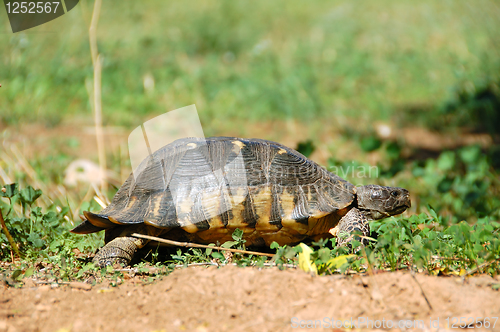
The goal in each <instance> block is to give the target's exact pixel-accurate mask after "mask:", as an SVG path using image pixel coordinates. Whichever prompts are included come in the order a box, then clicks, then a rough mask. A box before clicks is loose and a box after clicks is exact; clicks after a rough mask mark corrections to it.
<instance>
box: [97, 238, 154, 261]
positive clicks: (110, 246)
mask: <svg viewBox="0 0 500 332" xmlns="http://www.w3.org/2000/svg"><path fill="white" fill-rule="evenodd" d="M144 244H145V243H143V240H141V239H138V238H135V237H125V236H124V237H117V238H116V239H114V240H112V241H110V242H108V243H107V244H106V245H105V246H104V247H102V248H101V249H100V250H99V251H98V252H97V254H96V255H95V257H94V259H93V260H92V262H93V263H94V264H95V265H97V266H99V267H105V266H107V265H113V264H115V263H119V264H122V265H128V264H129V263H130V261H131V260H132V257H133V256H134V254H135V252H136V251H137V249H139V248H142V247H143V246H144Z"/></svg>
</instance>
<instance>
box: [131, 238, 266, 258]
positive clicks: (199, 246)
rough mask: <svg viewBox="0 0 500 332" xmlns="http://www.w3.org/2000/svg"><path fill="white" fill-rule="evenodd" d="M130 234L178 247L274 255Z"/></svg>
mask: <svg viewBox="0 0 500 332" xmlns="http://www.w3.org/2000/svg"><path fill="white" fill-rule="evenodd" d="M131 236H133V237H138V238H141V239H147V240H152V241H156V242H161V243H166V244H171V245H173V246H178V247H187V248H205V249H214V250H225V251H229V252H235V253H239V254H248V255H258V256H267V257H274V255H273V254H266V253H263V252H258V251H248V250H240V249H230V248H223V247H214V246H209V245H205V244H198V243H189V242H177V241H172V240H167V239H162V238H160V237H156V236H149V235H144V234H138V233H133V234H131Z"/></svg>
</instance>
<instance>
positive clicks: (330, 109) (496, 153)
mask: <svg viewBox="0 0 500 332" xmlns="http://www.w3.org/2000/svg"><path fill="white" fill-rule="evenodd" d="M92 7H93V2H92V1H86V0H84V1H80V4H79V5H78V6H77V7H76V8H75V9H73V10H72V11H71V12H69V13H68V14H66V15H64V16H63V17H61V18H59V19H57V20H55V21H52V22H50V23H47V24H45V25H43V26H40V27H37V28H33V29H30V30H27V31H25V32H20V33H16V34H12V33H11V30H10V26H9V23H8V21H7V15H6V13H5V12H4V11H3V10H0V27H1V28H2V29H3V31H2V33H0V45H2V46H1V47H0V59H1V60H0V61H1V63H2V64H1V65H0V83H1V84H2V87H1V88H0V128H1V129H2V137H1V138H2V140H3V142H4V147H5V146H6V143H5V142H12V141H13V142H18V143H19V142H20V143H19V144H21V146H22V147H23V148H24V150H23V148H22V149H21V150H23V151H25V157H26V159H27V161H28V163H29V164H30V166H31V167H32V168H33V170H34V172H35V173H36V175H35V176H36V177H37V179H38V180H39V181H40V183H43V184H45V185H46V186H47V188H56V187H57V186H59V185H61V184H62V183H63V177H64V173H63V171H64V169H65V167H66V166H67V165H68V164H69V163H70V162H71V161H72V160H74V159H75V158H77V157H84V158H88V159H91V160H94V161H96V160H97V153H96V151H95V148H88V146H87V145H89V144H90V145H92V144H95V137H93V136H92V135H87V136H82V135H81V133H82V132H84V131H85V130H84V129H85V128H89V127H92V125H93V113H92V105H91V102H90V101H89V100H90V98H89V95H90V94H91V88H92V79H93V67H92V62H91V57H90V49H89V37H88V26H89V24H90V18H91V15H92ZM499 17H500V4H499V3H498V2H497V1H491V0H476V1H474V2H471V1H463V0H447V1H431V0H424V1H418V2H415V1H409V0H397V1H395V0H394V1H388V0H382V1H376V2H375V1H368V0H358V1H323V0H321V1H314V2H304V1H297V0H287V1H281V0H277V1H263V0H255V1H251V2H248V1H239V0H229V1H228V0H210V1H190V2H179V1H172V2H170V1H159V0H158V1H127V2H125V1H105V2H104V3H103V7H102V10H101V16H100V20H99V26H98V34H97V40H98V48H99V52H100V54H101V55H102V57H103V68H102V109H103V121H104V125H105V126H106V128H108V129H106V130H108V132H111V127H112V128H114V129H113V130H115V132H116V128H120V130H121V131H120V130H119V131H120V132H121V133H124V134H123V135H122V136H120V138H119V140H120V142H119V143H118V145H114V146H111V144H110V146H109V148H108V150H107V153H108V167H109V168H110V169H113V170H115V171H116V172H118V173H120V172H121V173H123V168H124V167H125V168H126V167H127V166H128V165H129V164H127V161H126V159H127V158H126V152H125V153H124V152H123V143H126V134H127V133H128V132H129V131H130V130H132V129H133V128H135V127H136V126H138V125H140V124H141V123H143V122H144V121H146V120H148V119H150V118H153V117H154V116H157V115H160V114H163V113H165V112H167V111H170V110H174V109H176V108H180V107H183V106H186V105H190V104H196V106H197V109H198V112H199V115H200V119H201V123H202V125H203V129H204V131H205V135H206V136H219V135H235V136H242V137H260V138H265V139H273V140H276V141H280V142H281V143H284V144H287V145H290V146H291V147H293V148H298V149H299V150H300V151H301V152H303V153H304V154H307V155H309V156H310V157H311V158H312V159H314V160H316V161H318V162H319V163H320V164H322V165H323V166H325V167H330V169H331V168H332V167H343V169H344V170H347V171H345V177H346V178H347V179H348V180H352V181H353V182H355V183H356V184H361V183H369V182H370V183H373V182H375V183H382V184H388V185H399V186H402V187H406V188H408V189H409V190H410V192H411V193H412V199H413V201H414V206H413V207H412V210H411V211H410V213H415V212H420V211H421V210H422V209H423V210H424V211H426V210H425V209H426V207H427V206H428V205H429V204H430V205H431V206H433V207H434V208H435V209H436V210H437V211H438V212H439V213H441V214H442V215H444V216H447V217H449V218H450V220H451V221H454V222H456V221H460V220H462V219H466V220H468V221H470V222H473V221H475V220H476V219H477V217H482V216H487V215H489V216H492V217H493V218H496V219H497V220H498V218H499V217H500V212H499V206H500V199H499V196H500V195H499V188H500V185H499V182H500V181H499V177H498V168H499V167H500V149H499V148H498V141H499V139H498V134H499V128H500V115H499V114H500V113H499V112H500V110H499V107H500V106H499V105H500V102H499V100H500V90H499V82H500V80H499V79H500V20H499V19H498V18H499ZM23 128H24V129H23ZM26 128H28V129H26ZM47 133H52V134H51V135H49V136H50V137H49V138H50V139H47V140H46V139H45V137H46V136H47V135H48V134H47ZM42 138H43V140H42ZM37 142H38V143H37ZM40 142H43V143H40ZM23 144H24V145H23ZM36 144H43V148H40V149H33V146H36ZM117 146H118V148H117ZM33 150H35V151H33ZM9 151H10V150H9V149H7V148H5V151H4V152H2V153H3V156H4V157H2V158H1V159H0V165H1V166H2V167H3V169H4V170H5V173H7V174H8V175H10V179H15V181H16V182H23V181H24V182H26V183H30V181H31V180H30V179H32V178H33V176H31V177H30V176H29V175H26V174H25V173H26V172H24V171H23V168H19V167H17V162H18V160H17V159H16V158H14V157H13V156H12V153H11V152H9ZM9 156H10V157H9ZM16 160H17V161H16ZM370 165H371V166H373V165H376V166H377V167H378V168H377V172H376V174H370V176H369V177H367V176H366V175H365V176H360V174H359V172H358V171H360V170H365V169H366V168H367V167H369V166H370ZM349 167H350V168H349ZM349 170H355V172H352V173H351V172H350V171H349ZM126 175H127V172H125V176H126ZM339 175H342V174H339ZM122 179H123V176H122ZM50 190H56V189H50ZM58 190H60V189H58ZM74 191H75V192H77V191H78V192H80V191H81V192H83V194H84V193H85V192H87V187H85V186H83V187H79V188H78V189H74ZM83 194H82V193H79V194H74V195H75V197H79V199H80V200H81V199H83V198H84V195H83ZM67 195H69V197H70V198H69V199H68V201H69V202H70V204H73V203H72V202H73V201H78V198H75V197H73V198H72V196H71V195H72V194H71V193H68V194H67ZM78 195H80V196H78ZM108 195H109V196H112V191H111V192H110V193H109V194H108ZM89 204H90V203H89ZM89 204H86V205H83V207H82V208H88V206H89Z"/></svg>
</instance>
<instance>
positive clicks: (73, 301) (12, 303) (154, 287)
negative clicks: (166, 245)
mask: <svg viewBox="0 0 500 332" xmlns="http://www.w3.org/2000/svg"><path fill="white" fill-rule="evenodd" d="M499 281H500V280H499V278H498V277H497V279H493V278H491V277H488V276H479V277H470V278H468V279H466V280H465V281H464V280H462V278H458V277H434V276H427V275H424V274H417V275H416V276H415V277H413V276H412V275H411V274H410V273H408V272H405V273H403V272H395V273H379V274H376V275H374V276H368V275H367V276H359V275H355V276H341V275H335V276H326V277H314V276H311V275H308V274H306V273H304V272H302V271H300V270H294V269H289V270H285V271H280V270H278V269H276V268H268V269H263V270H258V269H256V268H238V267H235V266H228V267H223V268H219V269H217V268H215V267H209V268H205V267H197V268H185V269H180V270H176V271H174V272H173V273H171V274H170V275H168V276H166V277H164V278H163V279H162V280H160V281H157V282H154V283H153V284H147V285H145V284H143V283H142V281H141V280H139V279H138V277H137V276H136V277H134V278H131V279H128V280H127V281H126V282H125V283H124V284H122V285H120V286H118V287H114V288H113V287H109V286H105V285H103V284H99V285H96V286H93V287H90V285H89V286H88V287H87V288H88V289H86V290H84V289H82V288H85V286H86V285H83V284H76V285H72V286H73V287H71V286H70V285H65V286H60V287H57V288H52V287H51V286H50V285H43V286H35V285H33V287H24V288H22V289H14V288H7V287H2V288H1V289H0V331H2V332H3V331H9V332H12V331H74V332H77V331H121V332H125V331H134V332H138V331H296V330H299V327H301V326H302V327H303V328H306V329H307V330H310V329H314V330H315V329H320V328H321V326H323V327H331V326H332V324H333V327H335V324H337V325H338V327H339V328H334V330H337V331H343V330H344V327H345V325H344V326H342V325H341V324H347V323H343V322H344V321H346V320H347V321H349V323H350V321H351V319H352V324H353V325H355V326H356V324H357V329H355V330H359V329H362V330H377V327H379V326H380V328H382V329H383V327H384V326H385V327H386V329H389V330H391V331H400V330H405V329H404V328H403V329H401V328H399V327H398V325H400V324H403V326H404V324H407V325H408V326H415V325H416V326H417V328H415V329H413V328H410V329H406V330H418V331H420V330H424V331H438V330H439V331H446V330H450V331H456V330H457V329H455V328H452V326H448V327H447V323H450V324H452V323H456V324H455V327H457V328H458V327H459V325H460V323H459V319H460V317H462V319H463V322H465V321H469V322H472V320H474V322H477V325H476V328H475V330H488V331H500V319H499V321H498V322H496V325H495V327H493V324H494V323H495V320H496V319H495V318H493V317H499V316H500V292H499V291H496V290H493V289H492V287H491V285H492V284H495V283H498V282H499ZM438 319H439V325H438V321H437V320H438ZM447 319H448V321H447ZM363 320H365V321H366V323H363ZM488 322H489V326H490V328H489V329H484V326H485V325H487V324H488ZM367 325H368V328H367ZM479 325H482V326H483V327H482V328H477V327H478V326H479ZM391 326H393V328H392V329H390V327H391ZM438 326H439V327H438Z"/></svg>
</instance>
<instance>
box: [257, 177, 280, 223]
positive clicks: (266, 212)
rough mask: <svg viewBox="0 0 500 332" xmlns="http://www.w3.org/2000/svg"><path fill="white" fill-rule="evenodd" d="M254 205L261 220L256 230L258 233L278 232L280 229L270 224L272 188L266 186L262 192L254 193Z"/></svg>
mask: <svg viewBox="0 0 500 332" xmlns="http://www.w3.org/2000/svg"><path fill="white" fill-rule="evenodd" d="M252 198H253V204H254V208H255V213H257V215H258V216H259V220H258V221H257V224H256V225H255V229H256V230H257V231H258V232H262V231H264V232H265V231H278V229H279V227H278V226H276V225H271V224H270V223H269V218H270V217H271V207H272V193H271V187H269V186H266V187H264V188H261V190H260V191H257V192H256V193H252Z"/></svg>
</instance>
